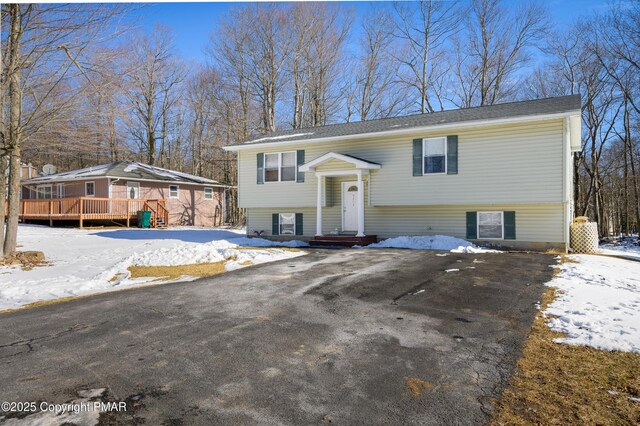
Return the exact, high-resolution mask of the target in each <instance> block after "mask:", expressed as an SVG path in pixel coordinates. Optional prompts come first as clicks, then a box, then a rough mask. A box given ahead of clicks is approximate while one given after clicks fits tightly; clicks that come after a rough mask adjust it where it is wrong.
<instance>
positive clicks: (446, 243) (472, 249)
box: [367, 235, 501, 253]
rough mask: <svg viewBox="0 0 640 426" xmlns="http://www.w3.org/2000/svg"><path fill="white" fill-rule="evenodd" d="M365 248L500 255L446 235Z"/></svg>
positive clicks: (398, 239) (390, 240) (393, 240)
mask: <svg viewBox="0 0 640 426" xmlns="http://www.w3.org/2000/svg"><path fill="white" fill-rule="evenodd" d="M367 248H406V249H414V250H449V251H451V252H453V253H501V252H500V251H498V250H489V249H485V248H482V247H478V246H476V245H475V244H473V243H470V242H469V241H467V240H463V239H461V238H456V237H451V236H448V235H419V236H412V237H408V236H403V237H395V238H388V239H386V240H384V241H380V242H379V243H375V244H369V245H368V246H367Z"/></svg>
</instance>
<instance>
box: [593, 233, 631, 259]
mask: <svg viewBox="0 0 640 426" xmlns="http://www.w3.org/2000/svg"><path fill="white" fill-rule="evenodd" d="M600 252H601V253H603V254H610V255H614V256H621V257H627V258H630V259H638V260H640V237H638V235H637V234H636V235H633V236H628V237H624V238H620V239H618V240H615V241H612V242H609V243H605V244H600Z"/></svg>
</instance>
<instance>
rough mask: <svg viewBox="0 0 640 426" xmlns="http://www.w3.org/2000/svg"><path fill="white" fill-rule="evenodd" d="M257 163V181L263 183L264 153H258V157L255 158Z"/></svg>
mask: <svg viewBox="0 0 640 426" xmlns="http://www.w3.org/2000/svg"><path fill="white" fill-rule="evenodd" d="M256 160H257V163H258V170H257V172H258V179H257V182H258V183H259V184H262V183H264V153H262V152H261V153H260V154H258V158H257V159H256Z"/></svg>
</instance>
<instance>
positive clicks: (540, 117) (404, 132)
mask: <svg viewBox="0 0 640 426" xmlns="http://www.w3.org/2000/svg"><path fill="white" fill-rule="evenodd" d="M581 114H582V112H581V111H580V110H579V109H577V110H573V111H567V112H561V113H554V114H534V115H525V116H519V117H509V118H496V119H484V120H470V121H458V122H454V123H446V124H432V125H429V126H419V127H408V128H403V129H394V130H385V131H382V132H368V133H358V134H353V135H341V136H329V137H322V138H312V139H288V140H286V141H275V142H259V143H245V144H239V145H229V146H225V147H223V149H224V150H225V151H243V150H247V149H260V148H262V147H266V148H270V147H280V146H290V145H300V144H316V143H327V142H336V141H344V140H359V139H367V138H371V137H393V136H408V135H413V134H416V133H426V132H434V131H445V130H450V129H468V128H476V127H485V126H493V125H500V124H515V123H526V122H530V121H547V120H557V119H564V118H566V117H572V116H578V117H579V116H580V115H581Z"/></svg>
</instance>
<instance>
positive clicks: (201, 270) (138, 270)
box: [128, 260, 226, 281]
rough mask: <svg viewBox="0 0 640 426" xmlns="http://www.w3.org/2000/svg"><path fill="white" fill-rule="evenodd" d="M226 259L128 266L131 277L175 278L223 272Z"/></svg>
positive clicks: (164, 279)
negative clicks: (164, 264) (186, 263)
mask: <svg viewBox="0 0 640 426" xmlns="http://www.w3.org/2000/svg"><path fill="white" fill-rule="evenodd" d="M225 263H226V261H224V260H223V261H221V262H215V263H196V264H193V265H178V266H130V267H129V268H128V269H129V272H131V278H143V277H156V278H158V279H159V280H163V281H168V280H175V279H178V278H180V277H183V276H190V277H210V276H213V275H218V274H222V273H223V272H225V269H224V264H225Z"/></svg>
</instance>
